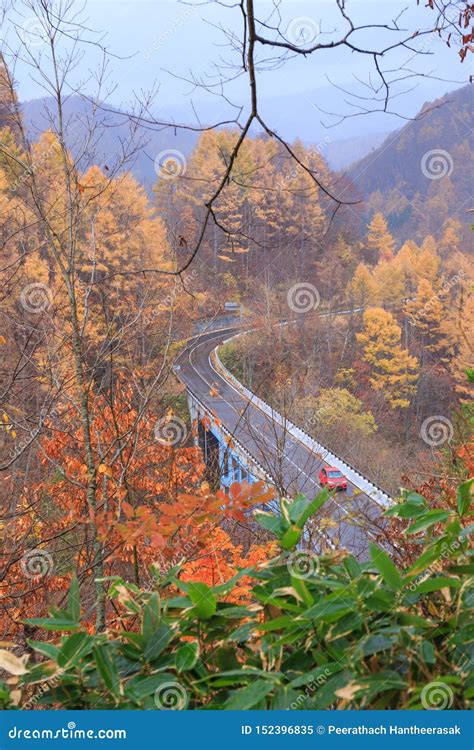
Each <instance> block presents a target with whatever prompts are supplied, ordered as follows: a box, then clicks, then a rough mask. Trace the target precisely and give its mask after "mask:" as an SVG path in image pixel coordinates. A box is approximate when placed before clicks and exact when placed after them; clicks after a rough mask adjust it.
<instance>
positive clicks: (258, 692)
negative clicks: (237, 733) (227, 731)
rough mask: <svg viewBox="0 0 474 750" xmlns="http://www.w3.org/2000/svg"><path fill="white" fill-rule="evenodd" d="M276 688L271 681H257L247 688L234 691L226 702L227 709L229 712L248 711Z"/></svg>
mask: <svg viewBox="0 0 474 750" xmlns="http://www.w3.org/2000/svg"><path fill="white" fill-rule="evenodd" d="M274 687H275V685H274V683H273V682H271V681H270V680H255V682H252V683H251V684H250V685H247V687H244V688H241V689H240V690H236V691H234V692H233V693H232V695H231V696H230V698H229V699H228V700H227V701H226V703H225V708H226V709H227V711H248V709H249V708H252V707H253V706H255V704H256V703H260V701H261V700H263V699H264V698H265V697H266V696H267V695H268V694H269V693H271V691H272V690H273V689H274Z"/></svg>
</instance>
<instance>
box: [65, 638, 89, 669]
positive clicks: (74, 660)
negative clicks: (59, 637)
mask: <svg viewBox="0 0 474 750" xmlns="http://www.w3.org/2000/svg"><path fill="white" fill-rule="evenodd" d="M93 643H94V638H93V637H92V636H91V635H89V633H73V634H72V635H70V636H68V638H66V639H65V641H64V643H63V644H62V646H61V649H60V651H59V654H58V657H57V662H58V665H59V666H60V667H63V668H64V667H66V666H68V667H69V666H77V665H78V664H79V661H80V660H81V659H82V657H83V656H85V655H86V654H88V653H90V652H91V650H92V645H93Z"/></svg>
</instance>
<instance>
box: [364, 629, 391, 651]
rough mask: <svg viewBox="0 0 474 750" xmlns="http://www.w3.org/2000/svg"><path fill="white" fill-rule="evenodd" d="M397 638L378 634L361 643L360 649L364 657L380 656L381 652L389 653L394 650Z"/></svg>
mask: <svg viewBox="0 0 474 750" xmlns="http://www.w3.org/2000/svg"><path fill="white" fill-rule="evenodd" d="M395 642H396V638H395V637H394V636H392V637H390V638H389V637H387V636H385V635H382V634H381V633H378V634H376V635H369V636H368V637H367V638H364V639H363V640H362V641H361V642H360V648H361V650H362V653H363V655H364V656H370V655H371V654H378V653H379V652H380V651H387V650H388V649H390V648H392V646H393V645H394V643H395Z"/></svg>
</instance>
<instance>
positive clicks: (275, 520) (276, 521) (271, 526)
mask: <svg viewBox="0 0 474 750" xmlns="http://www.w3.org/2000/svg"><path fill="white" fill-rule="evenodd" d="M253 517H254V519H255V521H256V522H257V523H258V524H259V526H262V528H264V529H266V530H267V531H271V532H272V534H275V536H280V534H281V533H282V532H283V529H282V526H281V520H280V518H279V516H276V515H275V514H274V513H267V511H264V510H258V511H256V512H255V513H254V515H253Z"/></svg>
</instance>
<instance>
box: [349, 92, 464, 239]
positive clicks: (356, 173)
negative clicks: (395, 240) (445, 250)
mask: <svg viewBox="0 0 474 750" xmlns="http://www.w3.org/2000/svg"><path fill="white" fill-rule="evenodd" d="M473 94H474V89H473V88H472V86H469V85H468V86H464V87H463V88H460V89H458V90H457V91H453V92H451V93H449V94H447V95H446V96H443V97H442V98H440V99H437V100H435V101H434V102H430V103H427V104H425V105H424V106H423V108H422V109H421V111H420V113H419V115H418V116H417V118H416V119H415V120H413V121H411V122H409V123H407V125H405V126H404V127H403V128H401V129H400V130H398V131H396V132H395V133H391V134H390V135H389V136H388V138H386V139H385V140H384V142H383V143H382V144H381V145H380V146H379V147H378V148H377V149H375V150H374V151H372V152H371V153H370V154H368V155H367V156H365V157H364V158H363V159H361V160H360V161H358V162H356V163H355V164H353V165H352V166H351V167H350V168H349V170H348V173H347V174H348V176H349V177H350V179H351V181H352V183H353V184H354V185H355V188H356V192H357V194H358V196H359V197H360V198H362V199H364V200H366V201H367V204H366V205H367V208H368V211H369V213H373V212H374V211H382V213H384V214H385V216H386V218H387V219H388V222H389V225H390V228H391V229H392V231H393V232H394V233H395V234H396V235H398V236H399V237H412V238H413V239H416V238H417V237H422V236H423V235H425V234H436V233H437V232H438V231H440V229H441V227H442V225H443V223H444V222H445V221H446V220H447V219H448V218H452V217H457V218H458V219H459V220H460V221H461V223H462V224H466V225H468V224H469V225H470V223H471V219H469V215H468V214H467V211H468V210H469V209H470V208H472V207H473V204H474V200H473V196H472V184H473V182H472V173H473V166H474V159H473V156H474V154H473V146H472V129H473V125H474V122H473V120H474V116H473V107H472V105H473Z"/></svg>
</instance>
